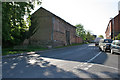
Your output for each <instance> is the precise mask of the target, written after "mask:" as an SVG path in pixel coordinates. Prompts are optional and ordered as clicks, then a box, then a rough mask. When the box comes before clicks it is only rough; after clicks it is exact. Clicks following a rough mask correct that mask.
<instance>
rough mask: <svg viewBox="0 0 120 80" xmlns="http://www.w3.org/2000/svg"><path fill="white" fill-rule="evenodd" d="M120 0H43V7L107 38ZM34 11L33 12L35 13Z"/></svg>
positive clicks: (73, 23) (71, 22)
mask: <svg viewBox="0 0 120 80" xmlns="http://www.w3.org/2000/svg"><path fill="white" fill-rule="evenodd" d="M119 1H120V0H42V4H41V5H40V6H36V7H35V10H34V11H36V10H37V9H38V8H40V7H41V6H42V7H43V8H45V9H47V10H48V11H50V12H52V13H54V14H55V15H57V16H59V17H61V18H62V19H64V20H65V21H67V22H69V23H70V24H72V25H74V26H75V25H76V24H82V25H83V26H84V28H85V30H88V31H91V33H92V34H95V35H103V36H105V30H106V28H107V25H108V22H109V20H110V18H113V17H115V16H116V15H117V14H118V2H119ZM34 11H33V12H34Z"/></svg>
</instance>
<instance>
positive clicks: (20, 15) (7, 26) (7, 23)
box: [2, 0, 40, 47]
mask: <svg viewBox="0 0 120 80" xmlns="http://www.w3.org/2000/svg"><path fill="white" fill-rule="evenodd" d="M37 1H38V0H37ZM38 3H40V1H38ZM34 4H35V2H13V1H12V2H3V3H2V42H3V47H4V46H13V45H17V44H20V43H21V42H22V41H23V40H24V39H25V38H26V32H27V31H28V28H29V26H30V22H31V21H30V16H31V15H30V13H31V11H32V10H33V9H34ZM25 16H28V18H27V20H25V19H24V17H25Z"/></svg>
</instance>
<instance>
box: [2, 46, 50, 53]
mask: <svg viewBox="0 0 120 80" xmlns="http://www.w3.org/2000/svg"><path fill="white" fill-rule="evenodd" d="M46 49H48V48H43V47H39V48H34V47H33V48H32V47H31V48H25V49H14V48H3V49H2V55H8V54H16V53H24V52H32V51H41V50H46Z"/></svg>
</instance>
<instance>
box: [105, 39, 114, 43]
mask: <svg viewBox="0 0 120 80" xmlns="http://www.w3.org/2000/svg"><path fill="white" fill-rule="evenodd" d="M104 43H112V40H110V39H106V40H104Z"/></svg>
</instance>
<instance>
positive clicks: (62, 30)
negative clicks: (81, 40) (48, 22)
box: [53, 17, 76, 45]
mask: <svg viewBox="0 0 120 80" xmlns="http://www.w3.org/2000/svg"><path fill="white" fill-rule="evenodd" d="M53 29H54V42H55V43H56V45H57V44H59V45H60V43H61V45H67V42H66V31H69V32H70V44H72V43H75V32H76V28H75V27H73V26H71V25H69V24H68V23H66V22H65V21H63V20H61V19H59V18H58V17H54V28H53ZM54 45H55V44H54Z"/></svg>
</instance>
